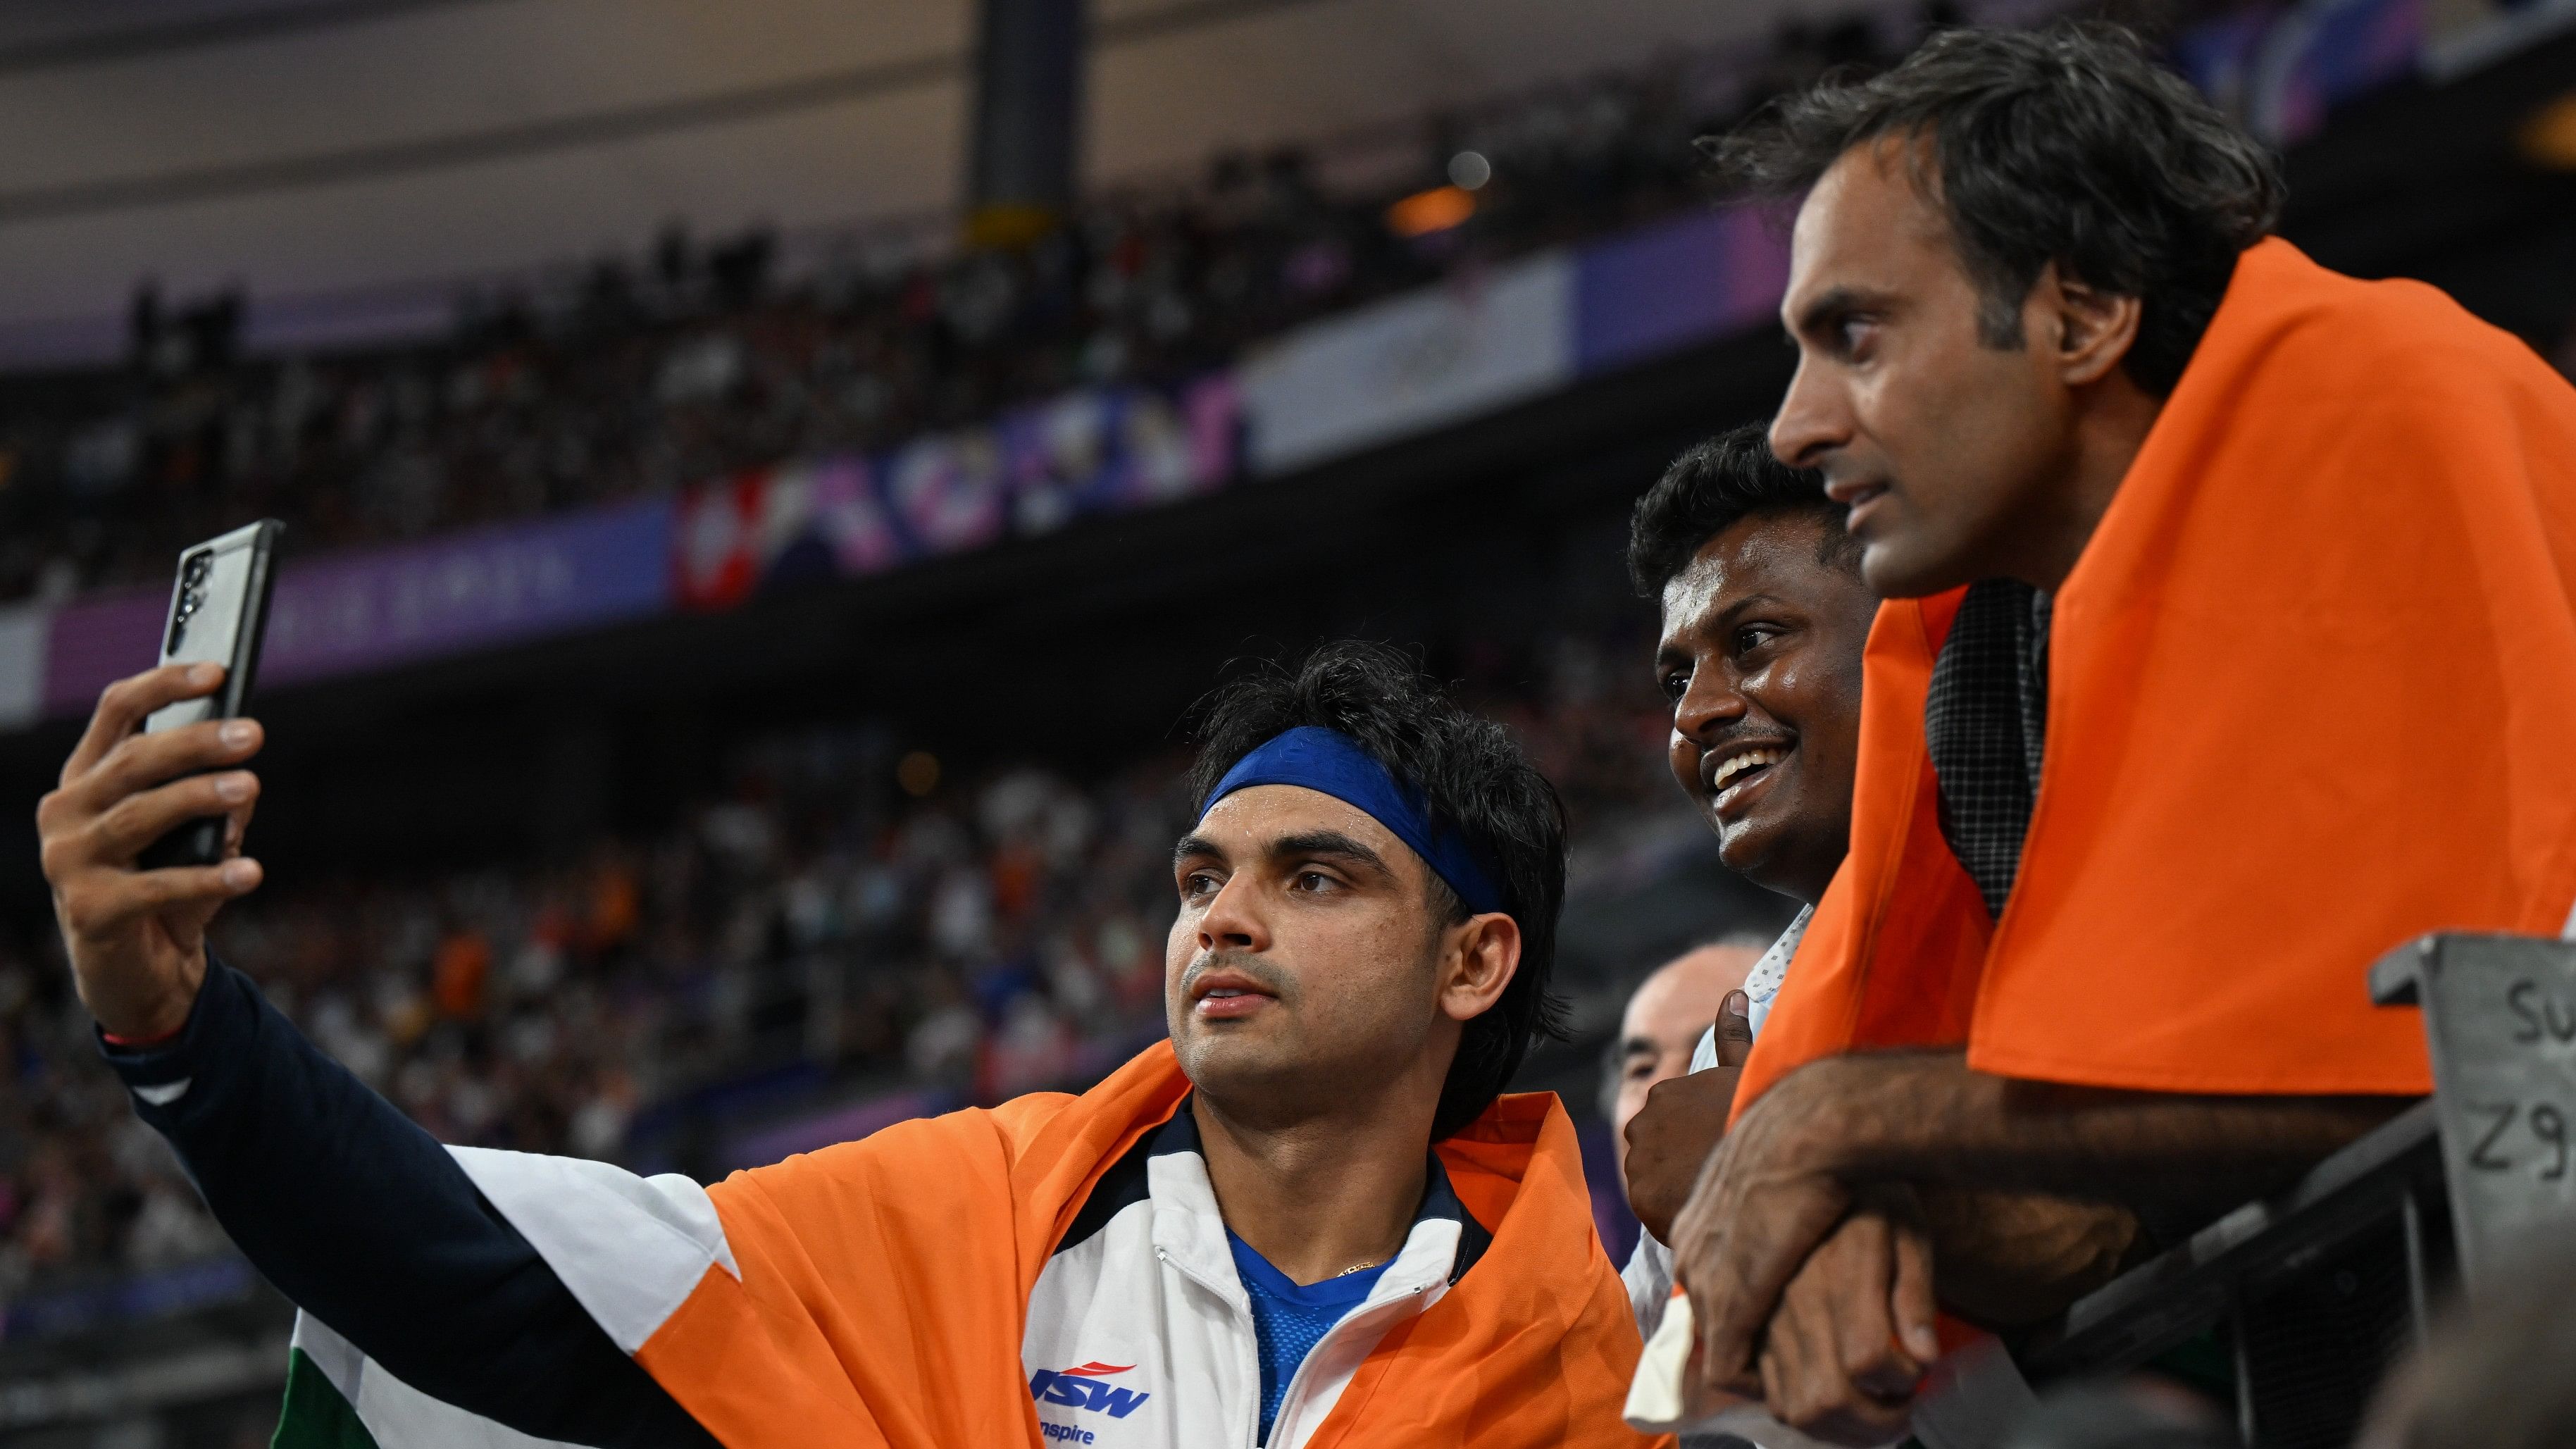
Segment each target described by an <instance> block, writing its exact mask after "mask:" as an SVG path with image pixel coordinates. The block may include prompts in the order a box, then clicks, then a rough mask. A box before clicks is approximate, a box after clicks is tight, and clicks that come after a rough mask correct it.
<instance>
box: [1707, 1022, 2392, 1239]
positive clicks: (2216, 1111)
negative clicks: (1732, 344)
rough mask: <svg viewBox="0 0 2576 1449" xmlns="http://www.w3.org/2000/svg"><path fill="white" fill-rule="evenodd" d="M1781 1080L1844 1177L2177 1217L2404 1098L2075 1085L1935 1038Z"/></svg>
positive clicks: (2249, 1188) (2254, 1191)
mask: <svg viewBox="0 0 2576 1449" xmlns="http://www.w3.org/2000/svg"><path fill="white" fill-rule="evenodd" d="M1775 1091H1776V1092H1778V1093H1780V1094H1782V1100H1781V1101H1780V1102H1779V1103H1778V1104H1777V1105H1778V1107H1779V1108H1780V1109H1781V1110H1782V1111H1783V1112H1785V1113H1791V1114H1796V1115H1798V1116H1800V1117H1803V1118H1805V1119H1806V1121H1805V1123H1804V1127H1803V1130H1801V1131H1800V1132H1799V1133H1798V1136H1799V1137H1800V1138H1801V1139H1802V1140H1803V1142H1804V1143H1805V1144H1806V1149H1807V1151H1809V1152H1810V1153H1812V1154H1813V1161H1814V1165H1816V1166H1817V1167H1819V1168H1821V1169H1822V1170H1825V1171H1828V1172H1832V1173H1834V1174H1836V1175H1838V1176H1842V1177H1846V1178H1849V1179H1852V1180H1856V1181H1866V1180H1874V1179H1894V1180H1899V1181H1906V1182H1912V1183H1916V1184H1922V1185H1938V1186H1946V1187H1953V1188H1975V1189H1987V1190H1994V1191H2000V1192H2021V1193H2042V1194H2051V1195H2057V1196H2063V1197H2071V1198H2081V1199H2088V1200H2092V1201H2096V1202H2109V1203H2116V1204H2119V1205H2121V1206H2123V1207H2127V1208H2130V1209H2132V1210H2135V1211H2140V1212H2144V1213H2149V1214H2187V1215H2188V1214H2206V1213H2216V1212H2221V1211H2224V1210H2226V1209H2227V1208H2230V1207H2233V1206H2235V1205H2236V1204H2238V1203H2240V1202H2243V1201H2246V1200H2248V1199H2250V1198H2254V1197H2259V1196H2262V1195H2264V1194H2267V1193H2270V1192H2274V1191H2277V1190H2279V1189H2280V1188H2282V1187H2285V1186H2287V1185H2288V1184H2289V1183H2291V1182H2293V1181H2295V1180H2296V1179H2297V1178H2298V1176H2299V1174H2301V1173H2303V1172H2305V1171H2306V1170H2307V1169H2308V1168H2310V1167H2312V1166H2314V1165H2315V1164H2316V1163H2317V1161H2318V1160H2320V1159H2322V1158H2324V1157H2325V1156H2326V1155H2328V1154H2329V1153H2331V1152H2333V1151H2335V1150H2336V1149H2337V1148H2339V1147H2342V1146H2343V1145H2345V1144H2346V1143H2349V1142H2351V1141H2352V1140H2353V1139H2355V1138H2357V1137H2359V1136H2361V1135H2362V1134H2364V1133H2366V1132H2368V1131H2369V1130H2370V1129H2371V1128H2373V1127H2375V1126H2377V1125H2379V1124H2380V1123H2381V1122H2384V1121H2386V1120H2387V1119H2388V1118H2389V1117H2390V1116H2392V1115H2394V1114H2395V1113H2396V1112H2397V1111H2398V1110H2399V1109H2400V1108H2402V1107H2403V1106H2404V1105H2405V1102H2404V1101H2403V1100H2402V1099H2398V1098H2390V1097H2209V1096H2190V1095H2183V1094H2178V1093H2176V1094H2167V1093H2155V1092H2128V1091H2111V1090H2104V1089H2098V1088H2088V1087H2069V1086H2062V1085H2058V1084H2054V1083H2043V1082H2030V1081H2022V1080H2016V1079H2012V1078H2006V1077H1998V1076H1992V1075H1989V1074H1987V1073H1984V1072H1976V1071H1971V1070H1969V1068H1968V1065H1967V1059H1966V1056H1965V1054H1964V1053H1960V1052H1931V1051H1897V1052H1870V1053H1858V1054H1854V1055H1850V1056H1843V1057H1832V1058H1827V1059H1825V1060H1823V1061H1819V1062H1814V1063H1811V1064H1809V1065H1808V1066H1806V1067H1803V1068H1801V1069H1800V1070H1799V1071H1798V1072H1796V1073H1795V1074H1793V1075H1792V1076H1791V1077H1790V1078H1789V1079H1787V1080H1786V1081H1784V1082H1782V1083H1781V1084H1780V1087H1779V1088H1777V1089H1775ZM1759 1105H1761V1106H1768V1105H1771V1104H1769V1103H1767V1102H1766V1103H1764V1104H1759ZM1757 1110H1758V1107H1757Z"/></svg>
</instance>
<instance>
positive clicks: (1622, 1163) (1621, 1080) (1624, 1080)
mask: <svg viewBox="0 0 2576 1449" xmlns="http://www.w3.org/2000/svg"><path fill="white" fill-rule="evenodd" d="M1770 945H1771V942H1770V940H1769V939H1768V938H1767V937H1760V936H1730V937H1728V938H1726V939H1725V940H1723V941H1717V942H1713V943H1711V944H1709V945H1706V946H1695V947H1693V948H1691V949H1690V950H1688V951H1685V952H1683V953H1682V954H1681V955H1679V956H1676V957H1674V958H1673V959H1672V960H1670V961H1667V962H1665V963H1664V964H1663V965H1661V966H1658V967H1656V968H1655V970H1654V971H1653V972H1652V973H1651V974H1650V975H1648V976H1647V977H1646V979H1645V980H1644V981H1641V982H1639V983H1638V984H1637V990H1636V994H1635V995H1633V996H1630V997H1629V998H1628V1007H1627V1010H1625V1011H1624V1012H1622V1013H1620V1016H1619V1034H1618V1036H1616V1037H1614V1038H1612V1040H1611V1042H1610V1055H1609V1060H1608V1062H1607V1070H1606V1071H1605V1072H1604V1073H1603V1077H1604V1080H1603V1082H1602V1091H1601V1098H1602V1101H1601V1111H1602V1115H1603V1116H1605V1117H1607V1118H1609V1119H1610V1134H1611V1140H1612V1141H1613V1142H1614V1143H1615V1144H1616V1147H1615V1149H1614V1150H1615V1151H1616V1152H1617V1154H1618V1163H1619V1176H1620V1180H1621V1183H1622V1184H1623V1186H1624V1184H1625V1182H1626V1180H1627V1174H1628V1136H1627V1133H1628V1119H1630V1118H1632V1117H1634V1116H1636V1115H1637V1109H1638V1108H1640V1107H1643V1106H1644V1105H1646V1093H1647V1092H1649V1091H1650V1090H1652V1089H1653V1088H1654V1085H1655V1084H1656V1083H1657V1082H1662V1081H1668V1080H1670V1079H1672V1078H1674V1077H1678V1076H1680V1075H1682V1074H1683V1073H1684V1072H1687V1071H1689V1070H1690V1060H1691V1053H1692V1051H1694V1050H1695V1049H1697V1048H1698V1046H1699V1039H1700V1038H1701V1037H1702V1036H1704V1035H1706V1034H1707V1033H1708V1032H1710V1031H1712V1030H1715V1025H1714V1024H1715V1023H1716V1022H1717V1020H1718V1013H1719V1010H1720V1008H1722V1007H1732V1008H1734V1014H1735V1015H1737V1016H1742V1015H1743V1014H1744V1002H1743V1001H1742V1000H1741V998H1742V996H1743V990H1742V988H1743V986H1744V977H1745V974H1746V973H1747V972H1749V971H1751V970H1752V969H1753V963H1754V962H1756V961H1759V960H1761V959H1762V953H1763V952H1764V951H1766V950H1768V949H1769V948H1770Z"/></svg>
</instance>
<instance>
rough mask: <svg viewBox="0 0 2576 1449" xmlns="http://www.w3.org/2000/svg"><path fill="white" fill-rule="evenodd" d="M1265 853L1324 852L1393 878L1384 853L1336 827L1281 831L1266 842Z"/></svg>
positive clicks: (1313, 853) (1300, 854)
mask: <svg viewBox="0 0 2576 1449" xmlns="http://www.w3.org/2000/svg"><path fill="white" fill-rule="evenodd" d="M1268 854H1269V856H1270V857H1271V859H1273V860H1276V859H1278V858H1280V857H1282V856H1315V855H1321V856H1328V857H1330V858H1332V859H1335V860H1340V861H1346V862H1348V863H1349V864H1352V865H1355V866H1358V867H1359V868H1360V869H1362V870H1366V871H1373V872H1375V873H1376V874H1378V875H1381V876H1384V877H1385V878H1387V879H1388V880H1393V879H1395V871H1394V869H1393V868H1392V867H1390V866H1389V865H1388V864H1387V863H1386V857H1385V856H1382V855H1380V854H1378V853H1377V852H1376V851H1374V850H1371V849H1369V848H1368V846H1366V845H1364V844H1362V843H1361V842H1360V841H1358V840H1355V839H1353V838H1352V837H1350V836H1348V835H1344V834H1343V833H1342V832H1340V831H1338V830H1304V831H1299V832H1298V833H1297V834H1295V835H1283V836H1281V837H1279V838H1278V839H1277V840H1274V841H1272V842H1270V849H1269V851H1268Z"/></svg>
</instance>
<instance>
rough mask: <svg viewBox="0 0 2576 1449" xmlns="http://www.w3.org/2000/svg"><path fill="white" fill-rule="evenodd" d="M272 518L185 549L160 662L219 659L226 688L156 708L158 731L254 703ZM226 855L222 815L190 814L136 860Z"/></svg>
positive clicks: (165, 862)
mask: <svg viewBox="0 0 2576 1449" xmlns="http://www.w3.org/2000/svg"><path fill="white" fill-rule="evenodd" d="M285 527H286V525H284V524H282V523H280V522H278V521H277V520H276V519H273V518H264V519H261V520H260V521H259V522H257V523H253V524H248V525H245V526H243V527H241V528H236V529H234V530H233V531H232V532H230V533H227V534H224V535H222V536H220V537H217V538H210V539H208V540H206V541H205V542H204V543H200V544H197V545H195V546H193V547H191V548H188V549H185V550H183V551H181V553H180V555H179V577H178V581H177V583H176V584H174V585H173V586H172V588H171V590H170V616H169V618H168V620H167V621H166V622H165V623H164V625H163V627H162V631H161V662H162V663H163V664H220V665H222V666H224V683H223V687H222V688H221V689H219V690H217V691H215V693H213V694H211V695H207V696H205V697H203V698H200V699H189V700H182V701H180V702H179V703H177V704H171V705H165V706H163V707H162V708H160V709H157V710H154V711H153V712H152V714H151V716H150V717H149V718H147V719H145V720H144V722H143V732H144V733H145V734H157V733H159V732H161V731H163V730H170V729H176V728H178V727H179V726H181V725H190V724H195V723H197V722H198V721H199V720H207V719H234V718H238V717H239V716H240V714H241V713H242V710H243V709H244V708H245V707H246V706H247V705H248V704H249V702H250V687H251V679H252V677H253V676H254V675H255V674H256V673H257V672H258V670H259V646H260V642H261V640H262V639H263V638H264V637H265V635H266V634H267V632H268V601H269V594H270V587H271V584H272V582H273V580H274V578H275V575H276V568H275V560H276V553H277V538H278V535H279V534H280V533H281V532H283V531H284V530H285ZM223 858H224V817H223V816H221V815H210V816H206V817H204V818H202V819H197V820H191V821H188V822H187V823H185V824H183V825H181V826H180V827H179V828H177V829H176V830H173V831H171V832H170V833H169V834H167V835H165V836H163V837H161V838H160V839H159V840H157V841H155V842H153V843H152V844H151V845H149V846H147V847H145V848H144V851H143V853H142V854H141V855H139V856H137V857H136V858H135V863H136V864H137V865H138V866H140V867H141V868H143V869H145V870H160V869H163V868H165V867H169V866H174V865H213V864H214V863H216V862H217V861H219V860H222V859H223Z"/></svg>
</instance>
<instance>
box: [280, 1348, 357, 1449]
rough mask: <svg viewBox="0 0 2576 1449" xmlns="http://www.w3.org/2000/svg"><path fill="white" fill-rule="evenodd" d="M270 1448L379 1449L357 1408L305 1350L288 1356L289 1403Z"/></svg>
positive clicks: (293, 1350) (294, 1350)
mask: <svg viewBox="0 0 2576 1449" xmlns="http://www.w3.org/2000/svg"><path fill="white" fill-rule="evenodd" d="M268 1449H377V1446H376V1436H375V1435H373V1434H370V1433H368V1432H367V1426H366V1425H364V1424H362V1423H360V1422H358V1410H357V1407H356V1406H355V1405H353V1404H351V1403H350V1402H349V1401H348V1400H347V1399H346V1398H343V1397H342V1396H341V1394H340V1389H339V1386H338V1385H336V1384H334V1383H332V1382H331V1376H330V1375H328V1374H326V1373H324V1372H322V1366H321V1365H320V1364H317V1363H315V1362H314V1361H313V1360H312V1358H311V1357H310V1356H309V1355H307V1354H306V1353H305V1352H304V1350H302V1349H300V1348H297V1349H290V1350H288V1352H287V1355H286V1406H285V1408H283V1409H281V1410H280V1411H279V1412H278V1416H277V1433H276V1434H275V1435H274V1436H273V1437H271V1438H270V1439H269V1441H268Z"/></svg>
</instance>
